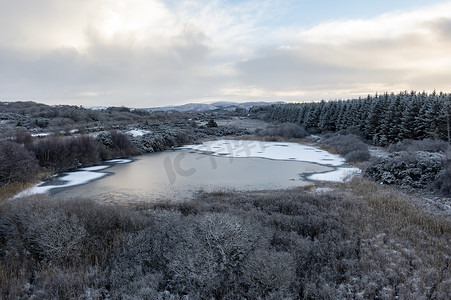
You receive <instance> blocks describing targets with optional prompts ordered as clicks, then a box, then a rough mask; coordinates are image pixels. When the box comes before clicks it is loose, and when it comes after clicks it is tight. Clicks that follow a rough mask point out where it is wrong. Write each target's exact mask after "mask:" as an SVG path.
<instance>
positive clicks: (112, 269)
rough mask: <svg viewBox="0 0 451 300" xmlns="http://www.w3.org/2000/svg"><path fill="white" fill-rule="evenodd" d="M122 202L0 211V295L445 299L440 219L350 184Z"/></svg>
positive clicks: (41, 202) (448, 226) (23, 203)
mask: <svg viewBox="0 0 451 300" xmlns="http://www.w3.org/2000/svg"><path fill="white" fill-rule="evenodd" d="M334 188H335V189H336V190H334V191H331V192H329V193H319V194H318V193H315V191H314V190H311V191H309V190H308V189H307V190H295V191H281V192H273V193H247V194H242V193H224V192H222V193H214V194H203V195H199V196H198V197H197V198H196V199H194V200H193V201H191V202H187V203H162V204H155V205H152V206H143V207H137V208H133V209H132V208H125V207H122V206H107V205H101V204H96V203H94V202H92V201H88V200H79V199H75V200H70V201H55V200H52V199H50V198H48V197H46V196H34V197H32V198H27V199H18V200H15V201H11V202H8V203H4V204H3V205H2V206H1V207H0V220H1V222H0V249H1V250H0V295H1V296H0V297H2V298H5V299H13V298H39V299H61V298H65V299H107V298H108V299H243V298H245V299H395V297H399V299H447V297H448V296H449V291H450V289H451V281H450V278H451V268H450V261H449V260H450V253H451V249H450V247H451V244H450V243H449V241H450V239H451V222H450V220H449V218H447V217H446V216H445V215H441V214H433V213H427V212H425V211H424V210H423V209H422V208H419V207H417V206H416V205H415V204H414V202H412V199H409V198H408V197H406V196H403V195H401V194H400V193H399V192H396V191H394V190H391V189H388V188H386V187H383V186H379V185H377V184H374V183H371V182H368V181H366V180H361V179H355V180H354V181H352V182H350V183H348V184H344V185H342V186H335V187H334Z"/></svg>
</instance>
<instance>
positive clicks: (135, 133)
mask: <svg viewBox="0 0 451 300" xmlns="http://www.w3.org/2000/svg"><path fill="white" fill-rule="evenodd" d="M125 133H128V134H130V135H132V136H133V137H138V136H143V135H145V134H146V133H150V131H148V130H142V129H132V130H129V131H127V132H125Z"/></svg>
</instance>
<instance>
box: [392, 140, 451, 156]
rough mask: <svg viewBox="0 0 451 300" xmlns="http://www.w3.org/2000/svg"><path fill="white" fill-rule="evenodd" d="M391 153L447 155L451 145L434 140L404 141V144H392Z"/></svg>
mask: <svg viewBox="0 0 451 300" xmlns="http://www.w3.org/2000/svg"><path fill="white" fill-rule="evenodd" d="M388 150H389V151H390V152H392V153H393V152H401V151H407V152H416V151H425V152H439V153H446V152H448V151H449V150H450V145H449V144H448V143H447V142H445V141H441V140H432V139H424V140H421V141H414V140H403V141H402V142H398V143H396V144H392V145H390V146H389V147H388Z"/></svg>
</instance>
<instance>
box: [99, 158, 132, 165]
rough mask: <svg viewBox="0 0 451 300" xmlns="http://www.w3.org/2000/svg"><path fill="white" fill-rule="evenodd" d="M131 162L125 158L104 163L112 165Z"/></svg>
mask: <svg viewBox="0 0 451 300" xmlns="http://www.w3.org/2000/svg"><path fill="white" fill-rule="evenodd" d="M132 161H133V160H131V159H127V158H118V159H111V160H107V161H105V162H106V163H113V164H128V163H131V162H132Z"/></svg>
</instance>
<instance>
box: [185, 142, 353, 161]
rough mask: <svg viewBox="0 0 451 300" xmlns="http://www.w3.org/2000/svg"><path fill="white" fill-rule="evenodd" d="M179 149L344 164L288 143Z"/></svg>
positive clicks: (336, 157)
mask: <svg viewBox="0 0 451 300" xmlns="http://www.w3.org/2000/svg"><path fill="white" fill-rule="evenodd" d="M181 148H183V149H191V150H195V151H199V152H207V153H209V154H212V155H220V156H225V157H261V158H269V159H276V160H293V161H304V162H312V163H318V164H321V165H327V166H341V165H343V164H345V163H346V162H345V159H344V158H342V157H340V156H339V155H335V154H331V153H329V152H327V151H325V150H321V149H319V148H315V147H312V146H307V145H302V144H298V143H288V142H264V141H243V140H218V141H210V142H205V143H203V144H200V145H188V146H184V147H181Z"/></svg>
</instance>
